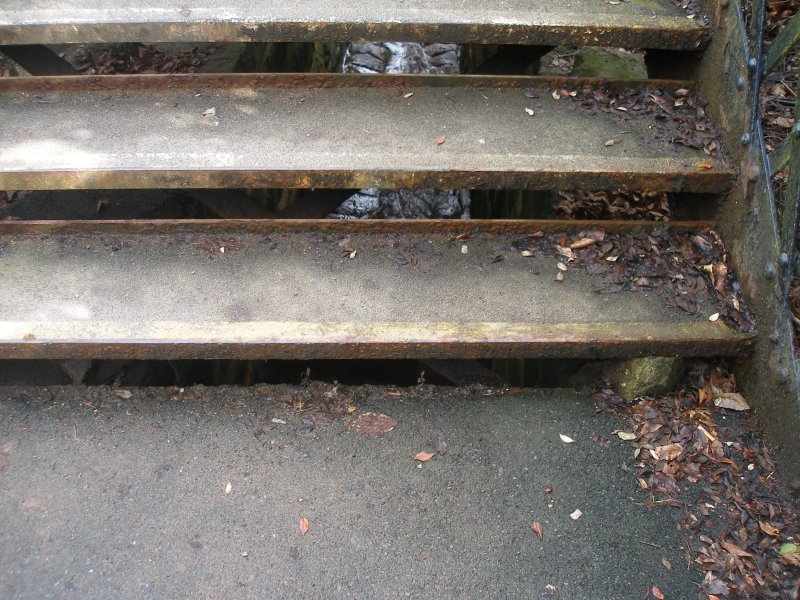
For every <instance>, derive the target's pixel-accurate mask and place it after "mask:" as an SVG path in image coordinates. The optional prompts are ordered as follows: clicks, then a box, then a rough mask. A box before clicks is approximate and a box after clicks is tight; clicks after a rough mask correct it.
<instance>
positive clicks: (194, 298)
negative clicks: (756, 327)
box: [0, 220, 754, 359]
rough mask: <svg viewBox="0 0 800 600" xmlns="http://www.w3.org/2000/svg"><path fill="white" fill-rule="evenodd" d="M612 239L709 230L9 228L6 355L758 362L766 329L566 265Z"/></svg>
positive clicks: (317, 224) (552, 224)
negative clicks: (562, 243)
mask: <svg viewBox="0 0 800 600" xmlns="http://www.w3.org/2000/svg"><path fill="white" fill-rule="evenodd" d="M600 228H602V231H605V232H607V233H608V234H609V235H612V234H616V233H629V234H633V235H640V236H645V237H647V236H648V235H652V236H655V235H659V236H661V239H664V240H666V241H665V242H664V244H669V243H672V242H669V241H668V239H669V237H670V236H673V235H678V234H680V235H684V236H686V235H689V234H692V232H695V231H700V230H704V228H705V224H702V223H673V224H670V225H669V226H666V225H664V224H658V225H657V224H653V223H650V224H648V223H635V222H613V221H612V222H563V221H562V222H557V221H330V220H329V221H231V220H226V221H177V222H165V221H151V222H144V221H129V222H119V221H116V222H115V221H105V222H102V221H101V222H44V221H40V222H6V223H0V269H2V272H3V277H2V278H0V315H2V317H1V318H2V321H0V358H4V359H8V358H14V359H21V358H27V359H43V358H53V359H71V358H98V359H188V358H202V359H211V358H215V359H223V358H225V359H228V358H230V359H233V358H237V359H272V358H281V359H300V358H302V359H323V358H324V359H334V358H337V359H338V358H349V359H352V358H493V357H498V358H499V357H577V358H613V357H623V356H640V355H686V356H734V355H744V354H747V353H748V352H749V350H750V347H751V345H752V343H753V341H754V340H753V336H752V334H749V333H742V332H737V331H735V330H733V329H731V328H730V327H728V326H727V325H725V324H723V323H722V321H721V320H718V321H716V322H711V321H709V318H708V317H709V315H710V314H711V312H712V311H716V310H719V308H718V307H717V306H715V305H714V302H713V301H711V300H709V301H707V302H706V303H704V304H703V306H702V310H701V311H700V312H699V313H697V314H688V313H686V312H682V311H679V310H677V309H675V308H669V307H668V306H667V304H666V303H665V299H664V298H663V297H662V296H661V295H659V294H658V293H656V291H655V290H654V291H641V292H634V291H628V290H624V291H620V292H618V293H598V292H599V291H603V290H602V289H601V288H602V285H601V280H600V279H599V278H598V276H597V274H596V273H592V270H591V269H590V268H585V267H584V266H581V262H582V261H583V259H581V260H578V261H577V262H576V264H575V265H572V264H570V263H569V261H568V260H567V259H565V258H563V257H561V258H559V257H558V256H556V255H554V254H553V245H552V243H551V242H552V239H557V240H558V239H563V240H572V239H580V236H581V235H585V234H586V233H585V232H586V231H599V230H600ZM581 231H584V233H583V234H581V233H580V232H581ZM681 232H683V233H681ZM687 232H688V233H687ZM692 235H693V234H692ZM552 236H555V238H553V237H552ZM685 239H690V238H685ZM537 244H538V246H537ZM520 248H533V251H530V250H520ZM602 260H606V259H602ZM616 260H623V261H624V260H626V259H625V258H624V257H623V258H622V259H619V258H615V261H616ZM562 261H564V262H566V264H564V262H562ZM559 262H562V264H561V266H559V264H558V263H559ZM583 262H585V261H583ZM606 291H607V290H606Z"/></svg>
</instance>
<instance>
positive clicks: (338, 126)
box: [0, 0, 754, 359]
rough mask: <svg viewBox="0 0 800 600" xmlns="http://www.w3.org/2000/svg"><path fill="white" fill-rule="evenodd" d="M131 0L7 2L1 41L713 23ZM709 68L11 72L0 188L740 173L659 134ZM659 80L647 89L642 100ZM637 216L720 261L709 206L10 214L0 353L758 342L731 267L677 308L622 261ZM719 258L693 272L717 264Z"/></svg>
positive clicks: (683, 28)
mask: <svg viewBox="0 0 800 600" xmlns="http://www.w3.org/2000/svg"><path fill="white" fill-rule="evenodd" d="M134 4H135V5H136V6H135V7H133V8H131V7H128V6H125V7H122V6H119V3H118V2H111V1H110V0H92V1H91V2H87V1H79V0H70V1H67V2H58V3H52V2H49V1H48V0H6V1H5V2H3V5H2V6H0V46H15V47H16V50H19V48H20V47H25V46H28V47H30V46H38V45H44V44H57V43H99V42H103V43H109V42H147V43H151V42H153V43H154V42H200V41H210V42H234V41H235V42H240V41H248V42H250V41H348V40H364V39H373V40H403V41H439V42H458V43H472V44H504V45H508V44H517V45H536V46H542V47H552V46H558V45H569V46H580V45H594V46H610V47H626V48H646V49H651V50H653V51H657V52H655V53H654V55H658V56H662V57H663V56H664V55H665V54H666V55H669V52H668V51H674V52H679V51H682V52H681V53H680V54H676V55H675V56H680V57H682V60H683V59H685V58H686V56H687V54H686V53H685V51H690V50H691V51H696V50H698V49H702V47H703V45H704V43H706V42H707V40H708V38H709V29H707V28H706V27H704V26H702V25H701V24H700V23H699V19H697V18H687V14H686V12H685V11H684V10H683V9H682V8H680V7H676V6H675V5H673V3H672V2H670V1H668V0H631V1H627V2H619V3H615V2H610V3H605V2H601V1H600V0H571V1H570V2H567V1H566V0H546V1H545V0H524V1H523V0H508V1H506V2H502V3H500V2H497V3H491V6H488V7H487V6H486V5H485V3H483V2H478V1H477V0H438V1H437V2H429V1H424V0H413V1H410V2H404V3H395V4H394V5H390V6H386V5H385V3H380V4H376V3H370V2H366V3H365V2H358V3H356V2H352V1H346V2H340V3H336V6H335V7H334V6H333V5H329V4H327V3H322V2H317V1H308V0H302V1H299V2H281V1H277V0H270V1H267V2H252V1H250V0H229V1H228V2H226V3H224V5H222V6H218V5H216V4H205V5H203V4H202V3H201V4H198V3H194V4H192V5H191V6H188V5H187V6H186V7H181V6H178V5H177V4H175V3H164V2H159V1H158V0H141V1H140V2H136V3H134ZM11 50H12V51H13V50H14V49H11ZM689 56H691V55H689ZM628 89H637V90H643V91H641V92H640V93H639V95H635V94H634V95H630V94H626V90H628ZM692 89H693V82H692V81H686V80H685V79H679V80H663V79H656V78H654V79H652V80H647V81H616V82H608V81H601V80H599V79H575V78H567V77H564V78H553V77H548V78H544V77H521V76H488V75H453V76H448V75H437V76H424V75H422V76H416V75H415V76H403V75H381V76H370V75H333V74H197V75H132V76H48V77H42V76H34V77H20V78H6V79H0V140H2V143H0V189H9V190H18V189H23V190H67V189H141V188H258V187H273V188H275V187H283V188H352V189H359V188H376V187H377V188H419V189H422V188H470V189H488V190H498V189H533V190H574V189H584V190H590V189H618V188H622V189H627V190H649V191H665V192H674V193H680V194H683V195H684V196H682V198H691V196H689V194H717V195H719V194H724V193H726V192H727V191H729V190H730V189H731V188H732V186H733V185H734V184H735V180H736V170H735V169H733V168H732V167H731V166H730V165H729V164H728V163H727V162H725V161H724V160H723V159H721V158H720V157H719V156H717V152H716V151H715V149H711V151H709V152H704V151H703V149H702V148H696V147H692V146H691V145H685V144H684V145H681V144H674V143H672V141H673V140H672V139H665V136H667V134H666V133H664V131H663V124H664V121H665V119H669V118H670V116H671V112H672V108H673V106H679V105H680V104H682V102H683V100H681V99H682V98H684V97H686V95H687V94H691V93H692V92H691V90H692ZM601 97H602V98H601ZM598 98H601V99H598ZM608 98H613V101H611V102H610V103H609V102H608ZM654 100H655V101H657V102H661V104H659V105H658V106H654V107H653V110H640V108H641V106H639V104H637V103H641V102H645V103H648V102H652V101H654ZM659 106H660V107H661V109H662V110H659ZM698 127H700V125H698ZM667 137H668V136H667ZM698 236H699V237H700V238H701V240H704V241H701V242H698V241H697V237H698ZM615 240H616V241H615ZM621 240H627V241H628V242H630V241H631V240H634V241H635V240H639V241H642V240H644V241H647V240H650V241H647V242H646V243H647V245H646V246H642V245H635V244H634V246H635V247H636V248H642V247H646V248H649V250H648V251H649V252H655V253H659V252H662V251H665V250H667V249H670V250H669V251H670V252H673V251H675V252H677V250H675V248H681V247H684V248H685V247H686V244H688V245H689V246H691V244H692V243H694V244H695V245H697V244H699V245H700V246H702V245H703V244H709V245H710V246H715V247H716V250H715V251H718V252H717V254H718V255H719V256H720V257H723V258H720V259H719V260H720V261H722V263H720V264H723V263H724V250H723V249H722V247H721V246H720V245H719V243H718V241H715V240H718V238H717V237H715V234H714V233H713V229H712V225H711V224H710V223H708V222H696V221H695V222H677V221H675V222H670V223H669V224H664V223H655V222H623V221H597V222H580V221H561V222H559V221H486V220H473V221H414V222H398V221H357V222H353V221H319V220H307V221H277V220H275V221H273V220H253V221H242V220H206V221H136V220H133V221H124V222H123V221H116V222H111V221H105V222H104V221H92V222H88V221H81V222H74V221H72V222H65V221H47V222H45V221H37V222H30V221H22V222H0V270H2V277H1V278H0V357H1V358H57V359H71V358H141V359H145V358H257V359H267V358H365V357H366V358H373V357H374V358H377V357H381V358H422V357H425V358H455V357H470V358H488V357H592V358H595V357H600V358H606V357H625V356H644V355H667V356H675V355H685V356H738V355H746V354H748V352H749V351H750V348H751V346H752V344H753V342H754V336H753V334H752V333H748V332H747V331H743V330H741V329H742V328H741V327H738V328H734V327H732V326H731V324H735V323H734V321H735V320H731V319H727V318H726V315H727V314H728V312H727V311H730V310H732V309H731V307H732V306H734V305H735V306H736V309H737V310H738V308H739V307H738V302H739V301H738V300H737V299H736V293H735V291H731V290H730V289H728V290H727V291H726V292H725V293H726V294H728V296H727V297H721V298H720V299H719V305H718V306H716V305H714V303H713V302H711V301H710V303H709V304H708V305H704V306H703V307H702V310H698V311H686V310H683V311H681V310H678V309H677V308H675V307H674V306H673V307H670V306H668V305H667V304H668V303H665V301H664V298H663V297H661V296H660V295H659V294H657V293H656V292H655V291H653V290H650V288H649V286H648V284H647V283H646V282H644V283H643V282H642V281H640V280H639V279H636V280H633V279H630V277H632V274H633V270H635V265H636V264H638V263H637V262H636V261H639V260H641V259H642V258H644V257H645V254H646V252H641V253H637V252H636V251H633V250H630V251H628V250H629V249H630V248H632V247H634V246H631V245H630V244H628V242H625V244H628V245H625V244H623V242H622V241H621ZM615 244H616V245H615ZM618 250H621V251H622V253H621V254H617V251H618ZM705 250H708V249H707V248H706V249H705ZM626 264H627V265H628V266H629V267H630V268H629V269H628V270H627V271H626V270H625V269H626V267H624V265H626ZM614 265H619V266H620V267H619V268H620V271H619V272H620V273H621V274H622V275H620V276H624V277H628V279H627V280H626V282H627V283H626V285H624V286H623V287H624V288H625V289H624V290H623V291H619V293H614V294H598V293H597V291H598V281H600V280H598V273H599V274H600V275H602V274H603V273H605V274H606V275H608V274H609V269H610V268H611V267H612V266H614ZM705 266H706V265H705V264H697V265H695V268H696V272H697V274H698V277H701V278H706V279H707V280H708V281H709V282H710V283H711V284H712V288H713V284H714V283H715V281H714V280H713V277H714V275H713V274H712V273H711V271H708V272H707V271H704V267H705ZM642 268H644V267H642ZM631 269H633V270H631ZM612 275H613V274H612ZM649 275H652V274H648V273H645V272H644V271H642V272H641V273H639V274H638V275H637V277H638V278H640V279H641V278H645V280H646V278H647V277H648V276H649ZM657 276H658V277H661V278H664V277H666V279H669V277H667V276H666V275H665V273H664V272H660V273H658V274H657ZM675 276H676V277H678V276H680V274H676V275H675ZM720 315H722V318H720ZM745 329H747V328H745Z"/></svg>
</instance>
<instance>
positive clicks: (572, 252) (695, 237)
mask: <svg viewBox="0 0 800 600" xmlns="http://www.w3.org/2000/svg"><path fill="white" fill-rule="evenodd" d="M587 239H588V240H592V241H593V242H594V243H592V244H590V245H589V244H583V243H581V241H582V240H587ZM576 242H577V244H576ZM513 246H514V248H515V249H516V250H517V251H519V252H530V253H531V254H535V255H538V256H551V257H553V258H555V259H556V260H559V261H561V262H562V263H563V262H565V261H566V262H567V263H569V265H571V266H572V267H579V268H583V269H585V270H586V271H587V272H588V273H590V274H592V275H595V276H597V278H598V283H597V285H596V291H597V292H599V293H606V294H608V293H619V292H622V291H632V292H648V291H654V292H655V293H657V294H659V295H660V296H662V297H663V298H664V300H665V302H666V304H667V305H668V306H670V307H671V308H675V309H679V310H682V311H684V312H687V313H689V314H697V313H699V312H700V311H701V309H704V310H706V311H708V313H709V315H711V314H712V313H713V314H717V313H719V315H718V317H717V318H719V319H721V320H722V321H724V322H725V323H727V324H728V325H729V326H731V327H733V328H734V329H736V330H737V331H751V330H752V329H753V327H754V321H753V317H752V315H751V314H750V312H749V310H748V309H747V308H746V307H745V305H744V300H743V298H742V295H741V293H740V290H739V284H738V282H737V281H736V280H735V279H734V278H733V277H732V275H731V273H732V270H731V269H730V268H729V267H728V254H727V251H726V249H725V246H724V245H723V243H722V239H721V238H720V237H719V235H718V234H717V233H716V231H714V230H713V229H711V228H710V227H709V228H706V229H704V230H702V231H684V230H679V229H675V228H667V227H664V229H661V230H658V229H656V230H651V231H649V232H645V231H641V232H631V233H618V232H611V233H609V232H606V231H603V230H592V231H581V232H578V233H577V234H574V233H573V234H570V235H567V234H564V233H561V234H559V233H550V234H543V235H541V236H539V235H536V236H534V235H525V236H522V237H519V238H517V239H516V240H515V241H514V242H513ZM704 307H708V308H704ZM715 320H716V319H715Z"/></svg>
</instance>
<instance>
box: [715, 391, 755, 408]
mask: <svg viewBox="0 0 800 600" xmlns="http://www.w3.org/2000/svg"><path fill="white" fill-rule="evenodd" d="M714 406H717V407H719V408H727V409H728V410H750V405H749V404H748V403H747V400H745V399H744V396H742V395H741V394H739V393H737V392H722V393H721V394H717V396H716V398H714Z"/></svg>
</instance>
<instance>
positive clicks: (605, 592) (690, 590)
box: [0, 384, 702, 600]
mask: <svg viewBox="0 0 800 600" xmlns="http://www.w3.org/2000/svg"><path fill="white" fill-rule="evenodd" d="M332 387H333V386H332V385H327V384H314V385H312V386H311V387H305V388H303V387H290V386H265V385H259V386H254V387H250V388H241V387H219V388H204V387H202V386H198V387H193V388H186V389H185V390H183V391H182V392H181V391H180V390H179V389H174V388H130V390H129V391H130V392H131V394H132V395H131V397H130V398H123V397H121V396H125V395H127V394H125V393H124V392H121V391H120V390H119V389H117V390H114V389H112V388H108V387H100V388H86V387H51V388H44V387H36V388H33V387H30V388H20V387H6V388H0V450H1V451H2V460H0V522H2V523H3V525H2V528H1V529H0V597H2V598H9V599H10V598H37V599H39V598H111V597H113V598H303V599H306V598H422V597H425V598H539V597H554V598H559V599H562V600H564V599H576V600H578V599H587V600H588V599H592V600H597V599H605V600H615V599H620V600H626V599H641V598H644V597H645V595H646V593H647V591H648V590H650V589H651V587H652V586H653V585H657V586H658V587H659V588H660V589H661V591H662V592H664V594H665V596H666V597H667V598H670V599H673V598H676V599H677V598H681V599H689V600H691V599H694V598H699V597H700V596H699V594H698V589H697V588H696V586H695V585H694V583H693V582H699V581H700V580H701V579H702V577H701V574H700V573H699V572H698V571H696V570H695V569H694V568H692V569H689V570H687V567H686V564H687V563H686V560H685V556H684V552H683V550H682V547H681V545H682V543H683V542H684V533H683V532H680V531H678V529H677V527H676V521H677V519H679V518H680V516H681V514H682V513H681V511H680V509H676V508H670V507H666V506H656V507H655V508H654V509H653V510H652V511H648V510H647V509H646V508H645V505H644V503H645V496H644V493H643V492H642V491H641V490H640V489H639V487H638V485H637V483H636V480H635V477H634V475H633V469H631V470H630V471H625V470H624V469H623V468H622V466H623V465H627V466H628V467H630V466H631V465H632V462H633V452H632V449H631V448H630V447H629V446H628V445H627V444H626V443H625V442H622V441H621V440H619V439H618V438H617V437H616V436H614V435H613V432H614V430H615V429H616V428H618V427H620V426H621V425H622V423H621V422H620V421H619V420H618V419H617V417H614V416H612V415H607V414H605V413H601V414H595V404H594V402H593V401H592V400H591V399H590V398H588V397H586V396H582V395H578V394H576V393H575V392H572V391H566V390H540V391H525V392H522V393H516V394H507V395H500V394H499V393H494V392H491V391H487V390H486V389H484V388H475V389H471V390H467V389H460V390H459V389H456V388H431V387H424V388H422V387H416V388H399V389H396V390H395V389H391V388H384V387H366V386H364V387H351V388H343V387H340V388H339V389H338V390H336V392H333V393H332ZM326 393H328V396H327V397H326V396H325V394H326ZM331 396H333V397H334V399H333V400H331ZM323 404H325V410H323V411H322V412H316V413H314V412H308V411H310V410H311V411H313V408H314V407H315V406H317V407H321V406H322V405H323ZM350 406H353V407H357V411H356V412H355V413H353V415H351V414H348V413H347V412H346V410H347V407H350ZM366 411H376V412H380V413H384V414H387V415H389V416H391V417H392V418H393V419H395V420H396V421H397V426H396V428H395V429H394V430H393V431H391V432H389V433H387V434H385V435H383V436H381V437H365V436H364V435H362V434H360V433H358V432H356V431H355V430H354V429H353V428H352V427H351V426H350V423H351V420H352V419H353V418H354V415H358V414H361V413H363V412H366ZM342 413H343V414H344V416H343V417H342V418H341V419H339V420H338V421H334V422H326V421H330V420H331V416H332V415H333V414H342ZM273 418H275V419H279V420H283V421H286V424H281V423H274V422H272V419H273ZM315 419H316V420H315ZM559 434H564V435H567V436H570V437H571V438H573V439H575V440H576V442H575V443H572V444H566V443H564V442H563V441H562V440H561V439H560V438H559ZM593 436H600V439H602V440H608V441H609V442H610V443H609V444H608V445H606V444H601V443H597V442H596V441H593V440H592V437H593ZM442 443H444V444H446V453H445V454H444V455H437V456H436V457H435V458H433V459H432V460H430V461H429V462H426V463H424V464H422V465H421V466H419V464H418V463H416V462H415V461H414V459H413V457H414V455H415V454H416V453H418V452H421V451H429V452H437V450H438V449H440V448H442V447H443V446H442ZM606 446H607V447H606ZM229 483H230V493H229V494H226V487H227V486H228V484H229ZM548 486H552V492H551V493H548V491H547V490H548ZM576 509H579V510H580V511H581V512H582V516H581V517H580V518H579V519H578V520H573V519H572V518H571V517H570V514H571V513H573V512H574V511H575V510H576ZM301 516H303V517H305V518H307V520H308V522H309V530H308V532H307V533H306V534H305V535H301V532H300V527H299V521H300V517H301ZM532 521H538V522H539V523H541V527H542V531H543V539H542V540H539V539H538V537H537V536H536V534H535V533H534V532H533V531H532V530H531V522H532ZM662 558H666V559H668V560H669V561H670V562H671V564H672V565H673V568H672V570H671V571H669V572H668V571H666V570H665V568H664V567H663V565H662V562H661V561H662ZM548 585H550V586H555V587H557V588H558V591H557V592H555V593H554V595H551V596H548V595H547V594H548V593H550V592H548V589H547V588H546V586H548ZM543 594H544V595H543Z"/></svg>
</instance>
